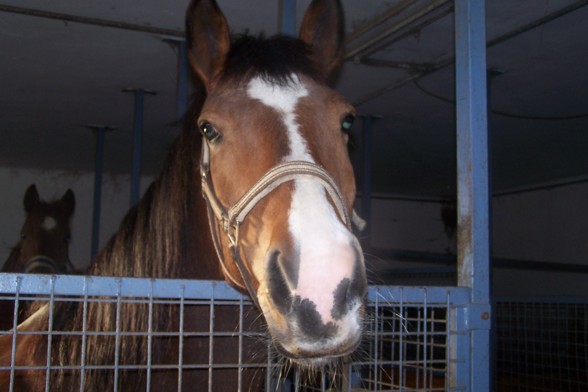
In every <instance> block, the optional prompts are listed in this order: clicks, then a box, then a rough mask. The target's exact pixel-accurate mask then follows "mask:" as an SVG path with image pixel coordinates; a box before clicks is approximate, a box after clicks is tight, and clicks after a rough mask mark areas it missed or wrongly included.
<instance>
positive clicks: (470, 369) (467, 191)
mask: <svg viewBox="0 0 588 392" xmlns="http://www.w3.org/2000/svg"><path fill="white" fill-rule="evenodd" d="M455 54H456V56H455V79H456V88H455V93H456V112H457V113H456V117H457V119H456V124H457V285H458V286H462V287H468V288H469V289H470V300H471V304H470V305H469V306H468V308H467V309H466V310H464V311H457V310H456V311H455V314H456V317H458V318H459V320H460V321H458V322H461V323H462V324H463V325H467V329H468V335H469V339H468V340H469V344H467V345H466V344H464V345H461V346H457V347H455V348H454V349H455V350H456V354H458V355H459V357H460V358H463V359H464V360H465V363H467V366H464V365H461V364H454V365H453V366H452V376H453V377H456V379H458V380H459V382H460V383H463V385H464V386H465V388H466V390H471V391H488V390H490V375H489V371H488V369H489V368H490V349H489V347H490V325H491V322H489V320H490V319H491V316H490V241H489V238H490V234H489V219H490V216H489V199H490V190H489V182H488V128H487V96H486V17H485V1H483V0H455Z"/></svg>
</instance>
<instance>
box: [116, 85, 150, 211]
mask: <svg viewBox="0 0 588 392" xmlns="http://www.w3.org/2000/svg"><path fill="white" fill-rule="evenodd" d="M123 92H125V93H127V92H132V93H134V96H135V109H134V117H133V163H132V168H131V198H130V199H131V207H133V206H134V205H136V204H137V203H138V202H139V196H140V193H141V147H142V136H143V135H142V134H143V109H144V100H145V94H151V95H155V94H156V93H155V91H151V90H145V89H142V88H138V89H135V88H130V87H129V88H125V89H124V90H123Z"/></svg>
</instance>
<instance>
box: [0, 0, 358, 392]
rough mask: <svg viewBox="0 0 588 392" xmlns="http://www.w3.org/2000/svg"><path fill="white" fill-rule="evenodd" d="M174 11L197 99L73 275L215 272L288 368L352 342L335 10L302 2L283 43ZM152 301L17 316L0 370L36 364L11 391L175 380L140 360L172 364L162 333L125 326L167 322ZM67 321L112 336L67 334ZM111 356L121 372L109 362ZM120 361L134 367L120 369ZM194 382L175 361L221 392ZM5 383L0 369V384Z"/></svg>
mask: <svg viewBox="0 0 588 392" xmlns="http://www.w3.org/2000/svg"><path fill="white" fill-rule="evenodd" d="M186 19H187V21H186V33H187V43H188V48H189V57H190V62H191V64H192V67H193V70H194V71H195V73H196V74H197V75H198V76H199V77H200V78H201V80H202V82H203V84H204V86H205V90H206V98H205V99H204V101H203V103H201V104H200V105H199V104H197V103H195V104H194V105H193V107H192V109H191V110H192V111H191V112H190V113H189V114H188V115H187V121H186V126H185V129H184V131H183V132H182V134H181V135H180V136H179V138H178V139H177V140H176V142H175V143H174V145H173V146H172V148H171V151H170V153H169V155H168V159H167V161H166V163H165V165H164V168H163V170H162V173H161V174H160V176H159V177H158V179H157V180H156V182H155V183H154V184H152V186H151V187H150V188H149V189H148V191H147V192H146V194H145V195H144V197H143V198H142V200H141V202H140V203H139V204H138V205H137V207H135V208H134V209H132V210H131V211H130V212H129V213H128V215H127V216H126V217H125V219H124V220H123V222H122V224H121V226H120V229H119V231H118V233H117V234H115V235H114V236H113V238H111V240H110V241H109V243H108V244H107V246H106V248H105V249H104V250H103V251H102V252H101V253H100V254H99V255H98V256H97V257H96V259H95V260H94V262H93V263H92V265H91V267H90V269H89V271H88V273H89V274H92V275H110V276H138V277H152V278H162V277H167V278H179V277H181V278H198V279H219V278H222V277H224V278H225V279H226V280H227V281H228V282H229V283H230V284H231V285H232V286H233V287H235V288H236V289H238V290H240V291H242V292H244V293H248V294H249V295H250V297H251V299H252V301H253V302H254V303H255V304H256V305H257V307H258V309H259V310H261V313H262V314H263V316H264V319H265V321H266V323H267V329H268V332H269V334H270V337H271V341H272V342H273V344H274V345H275V347H276V349H277V351H278V352H279V353H281V355H283V356H284V357H286V358H288V359H289V360H290V361H291V362H293V363H294V364H296V365H299V366H302V367H311V368H313V367H322V366H324V365H326V364H330V363H332V362H333V361H336V360H337V359H340V358H343V357H345V356H347V355H349V354H350V353H352V352H353V351H354V350H355V349H356V347H357V346H358V344H359V341H360V339H361V336H362V329H363V328H362V326H363V321H364V320H363V317H364V298H365V294H366V291H367V282H366V277H365V267H364V262H363V256H362V251H361V249H360V246H359V244H358V241H357V239H356V238H355V236H354V235H353V233H352V231H351V227H350V226H351V219H350V217H351V216H352V213H353V212H352V205H353V201H354V198H355V182H354V177H353V170H352V167H351V163H350V161H349V157H348V153H347V146H346V142H347V134H346V132H347V131H348V130H349V128H350V127H351V125H352V121H353V115H354V109H353V107H352V106H351V105H350V104H349V103H348V102H347V101H346V100H345V99H344V98H343V97H341V96H340V95H339V94H338V93H336V92H335V91H334V90H332V89H330V88H329V87H328V86H327V85H326V82H325V80H326V78H327V77H328V75H329V74H330V73H331V71H332V70H333V69H334V68H335V67H336V66H337V65H338V63H339V59H340V57H341V51H342V42H343V31H344V29H343V15H342V9H341V5H340V3H339V1H337V0H314V1H313V2H312V3H311V5H310V7H309V9H308V10H307V12H306V14H305V16H304V19H303V23H302V26H301V30H300V38H299V39H296V38H289V37H280V36H278V37H273V38H269V39H265V38H263V37H251V36H243V37H240V38H238V39H236V40H235V41H232V40H231V37H230V35H229V27H228V25H227V22H226V19H225V17H224V15H223V14H222V12H221V11H220V9H219V7H218V5H217V4H216V2H215V1H214V0H195V1H192V3H191V4H190V6H189V9H188V12H187V18H186ZM199 109H201V110H200V111H199ZM202 195H204V198H203V197H202ZM208 229H210V230H208ZM214 258H218V261H219V262H211V261H212V260H213V259H214ZM162 309H163V308H162ZM159 310H160V309H159V308H158V307H152V308H150V307H149V306H148V305H146V304H137V303H132V302H129V303H122V304H120V306H117V305H116V304H104V303H102V302H99V301H95V302H90V303H88V304H87V306H86V305H84V306H82V305H81V304H80V303H79V302H59V301H57V302H55V303H53V304H52V305H51V304H47V305H45V306H44V307H43V308H41V309H40V310H39V311H38V312H36V313H35V314H33V315H32V316H31V317H30V318H29V319H27V320H26V321H25V322H23V323H22V324H21V325H20V326H19V327H18V330H17V331H16V334H15V335H14V336H16V337H17V339H16V350H15V354H14V357H15V358H14V361H12V358H11V352H10V349H11V347H12V343H11V340H10V339H12V338H13V337H14V336H10V335H9V336H2V337H0V339H2V340H1V341H0V350H1V351H0V366H9V365H10V364H11V363H14V364H15V365H16V366H20V365H33V366H41V368H40V369H38V370H25V369H22V370H16V371H15V372H14V377H13V382H14V389H15V390H32V391H37V390H44V388H45V385H46V383H47V385H49V387H50V389H51V390H55V391H68V390H79V389H80V382H83V385H82V386H83V388H84V390H87V391H97V390H99V391H104V390H111V389H113V388H115V387H118V388H120V390H125V391H129V390H145V383H146V382H148V383H149V384H150V387H151V389H152V390H157V391H160V390H161V391H163V390H175V389H177V388H178V385H177V383H178V377H177V375H175V376H174V375H173V374H172V373H173V372H172V371H171V370H170V371H158V372H153V373H152V374H151V373H147V372H148V370H145V369H146V365H145V363H146V361H147V360H148V361H149V363H157V364H166V363H177V358H178V357H177V355H178V353H177V350H176V349H175V348H174V347H176V346H177V344H176V343H173V344H171V343H170V342H171V340H173V339H174V338H173V337H163V338H162V339H156V338H155V337H153V339H147V338H146V337H145V336H144V335H142V334H140V333H139V332H141V331H143V332H144V331H169V330H175V331H177V327H178V320H179V316H178V314H177V311H178V309H177V307H168V308H165V310H162V311H159ZM198 310H199V309H198V307H192V308H190V307H187V308H186V309H185V313H184V318H183V319H184V321H183V330H184V331H191V330H195V329H197V328H198V327H197V326H198V324H199V323H202V322H203V319H207V318H208V314H206V315H204V316H203V315H202V314H199V312H198ZM117 314H118V316H117ZM50 320H53V322H52V323H51V325H50V326H49V328H50V329H51V331H52V332H53V333H54V335H53V336H52V337H51V339H48V338H47V336H46V335H33V334H26V335H22V336H19V335H18V334H19V333H22V332H25V331H36V330H47V328H48V323H49V321H50ZM82 326H84V327H85V329H86V330H87V331H91V332H100V333H105V332H109V331H124V334H122V336H120V337H115V336H112V335H113V334H112V333H111V334H105V335H106V336H96V334H94V333H91V334H88V336H84V339H81V338H80V336H79V335H80V334H79V331H81V330H82ZM59 331H66V332H67V331H69V332H70V333H69V334H63V333H58V332H59ZM72 331H73V332H75V331H78V332H77V334H76V333H73V334H72V333H71V332H72ZM9 338H10V339H9ZM48 343H50V346H49V344H48ZM84 347H85V349H84ZM206 347H207V346H205V345H204V343H203V342H202V340H199V339H197V338H196V339H186V340H185V342H184V357H183V363H185V364H186V363H193V362H192V361H193V358H196V357H198V356H201V355H207V352H206V351H207V350H208V349H207V348H206ZM216 347H217V345H216V344H215V349H216ZM203 351H204V352H203ZM225 351H226V350H225ZM48 352H50V354H51V357H50V358H49V361H48V358H47V353H48ZM113 361H116V362H117V364H120V365H121V366H122V368H120V369H113V365H112V363H113ZM172 361H175V362H172ZM48 363H50V364H51V367H52V368H53V369H55V370H54V372H53V371H52V372H51V375H50V376H48V375H47V374H46V370H44V369H43V368H42V367H44V366H46V365H47V364H48ZM133 364H138V365H141V366H139V367H138V368H137V369H136V370H132V371H131V370H128V371H127V370H126V367H127V365H133ZM81 366H84V369H83V381H80V374H81V373H82V369H81ZM201 377H202V374H199V372H198V369H194V371H192V370H189V369H188V370H186V371H185V372H184V373H183V375H182V385H181V386H180V387H184V388H186V389H188V388H190V389H194V388H203V386H204V385H206V383H208V385H209V389H212V390H223V391H224V390H227V391H228V390H236V389H237V388H236V386H226V384H223V387H222V389H220V388H219V387H218V385H219V384H218V382H217V380H210V379H207V378H204V379H203V378H201ZM9 378H10V374H9V372H0V386H5V385H8V383H9ZM223 378H224V380H223V381H229V380H227V378H228V376H223ZM211 382H212V383H214V386H211ZM249 388H251V389H257V388H258V387H256V386H255V385H247V386H245V387H244V389H246V390H247V389H249Z"/></svg>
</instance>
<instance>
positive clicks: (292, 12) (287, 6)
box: [281, 0, 296, 35]
mask: <svg viewBox="0 0 588 392" xmlns="http://www.w3.org/2000/svg"><path fill="white" fill-rule="evenodd" d="M281 30H282V33H284V34H288V35H296V0H282V29H281Z"/></svg>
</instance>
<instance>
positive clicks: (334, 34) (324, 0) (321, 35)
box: [300, 0, 345, 77]
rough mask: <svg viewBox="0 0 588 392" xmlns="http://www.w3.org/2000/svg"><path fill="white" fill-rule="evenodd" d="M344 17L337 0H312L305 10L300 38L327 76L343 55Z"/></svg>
mask: <svg viewBox="0 0 588 392" xmlns="http://www.w3.org/2000/svg"><path fill="white" fill-rule="evenodd" d="M344 36H345V17H344V15H343V7H342V6H341V2H340V1H339V0H313V1H312V3H310V6H308V10H306V14H305V15H304V19H303V20H302V26H301V27H300V39H301V40H303V41H304V42H306V43H307V44H308V45H309V46H310V47H311V48H312V52H313V58H314V59H315V61H316V63H317V65H318V66H319V70H320V71H322V72H323V75H324V76H325V77H326V76H328V75H329V74H330V73H331V72H332V71H333V69H334V68H335V67H336V66H337V65H339V63H340V61H341V58H342V56H343V39H344Z"/></svg>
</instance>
